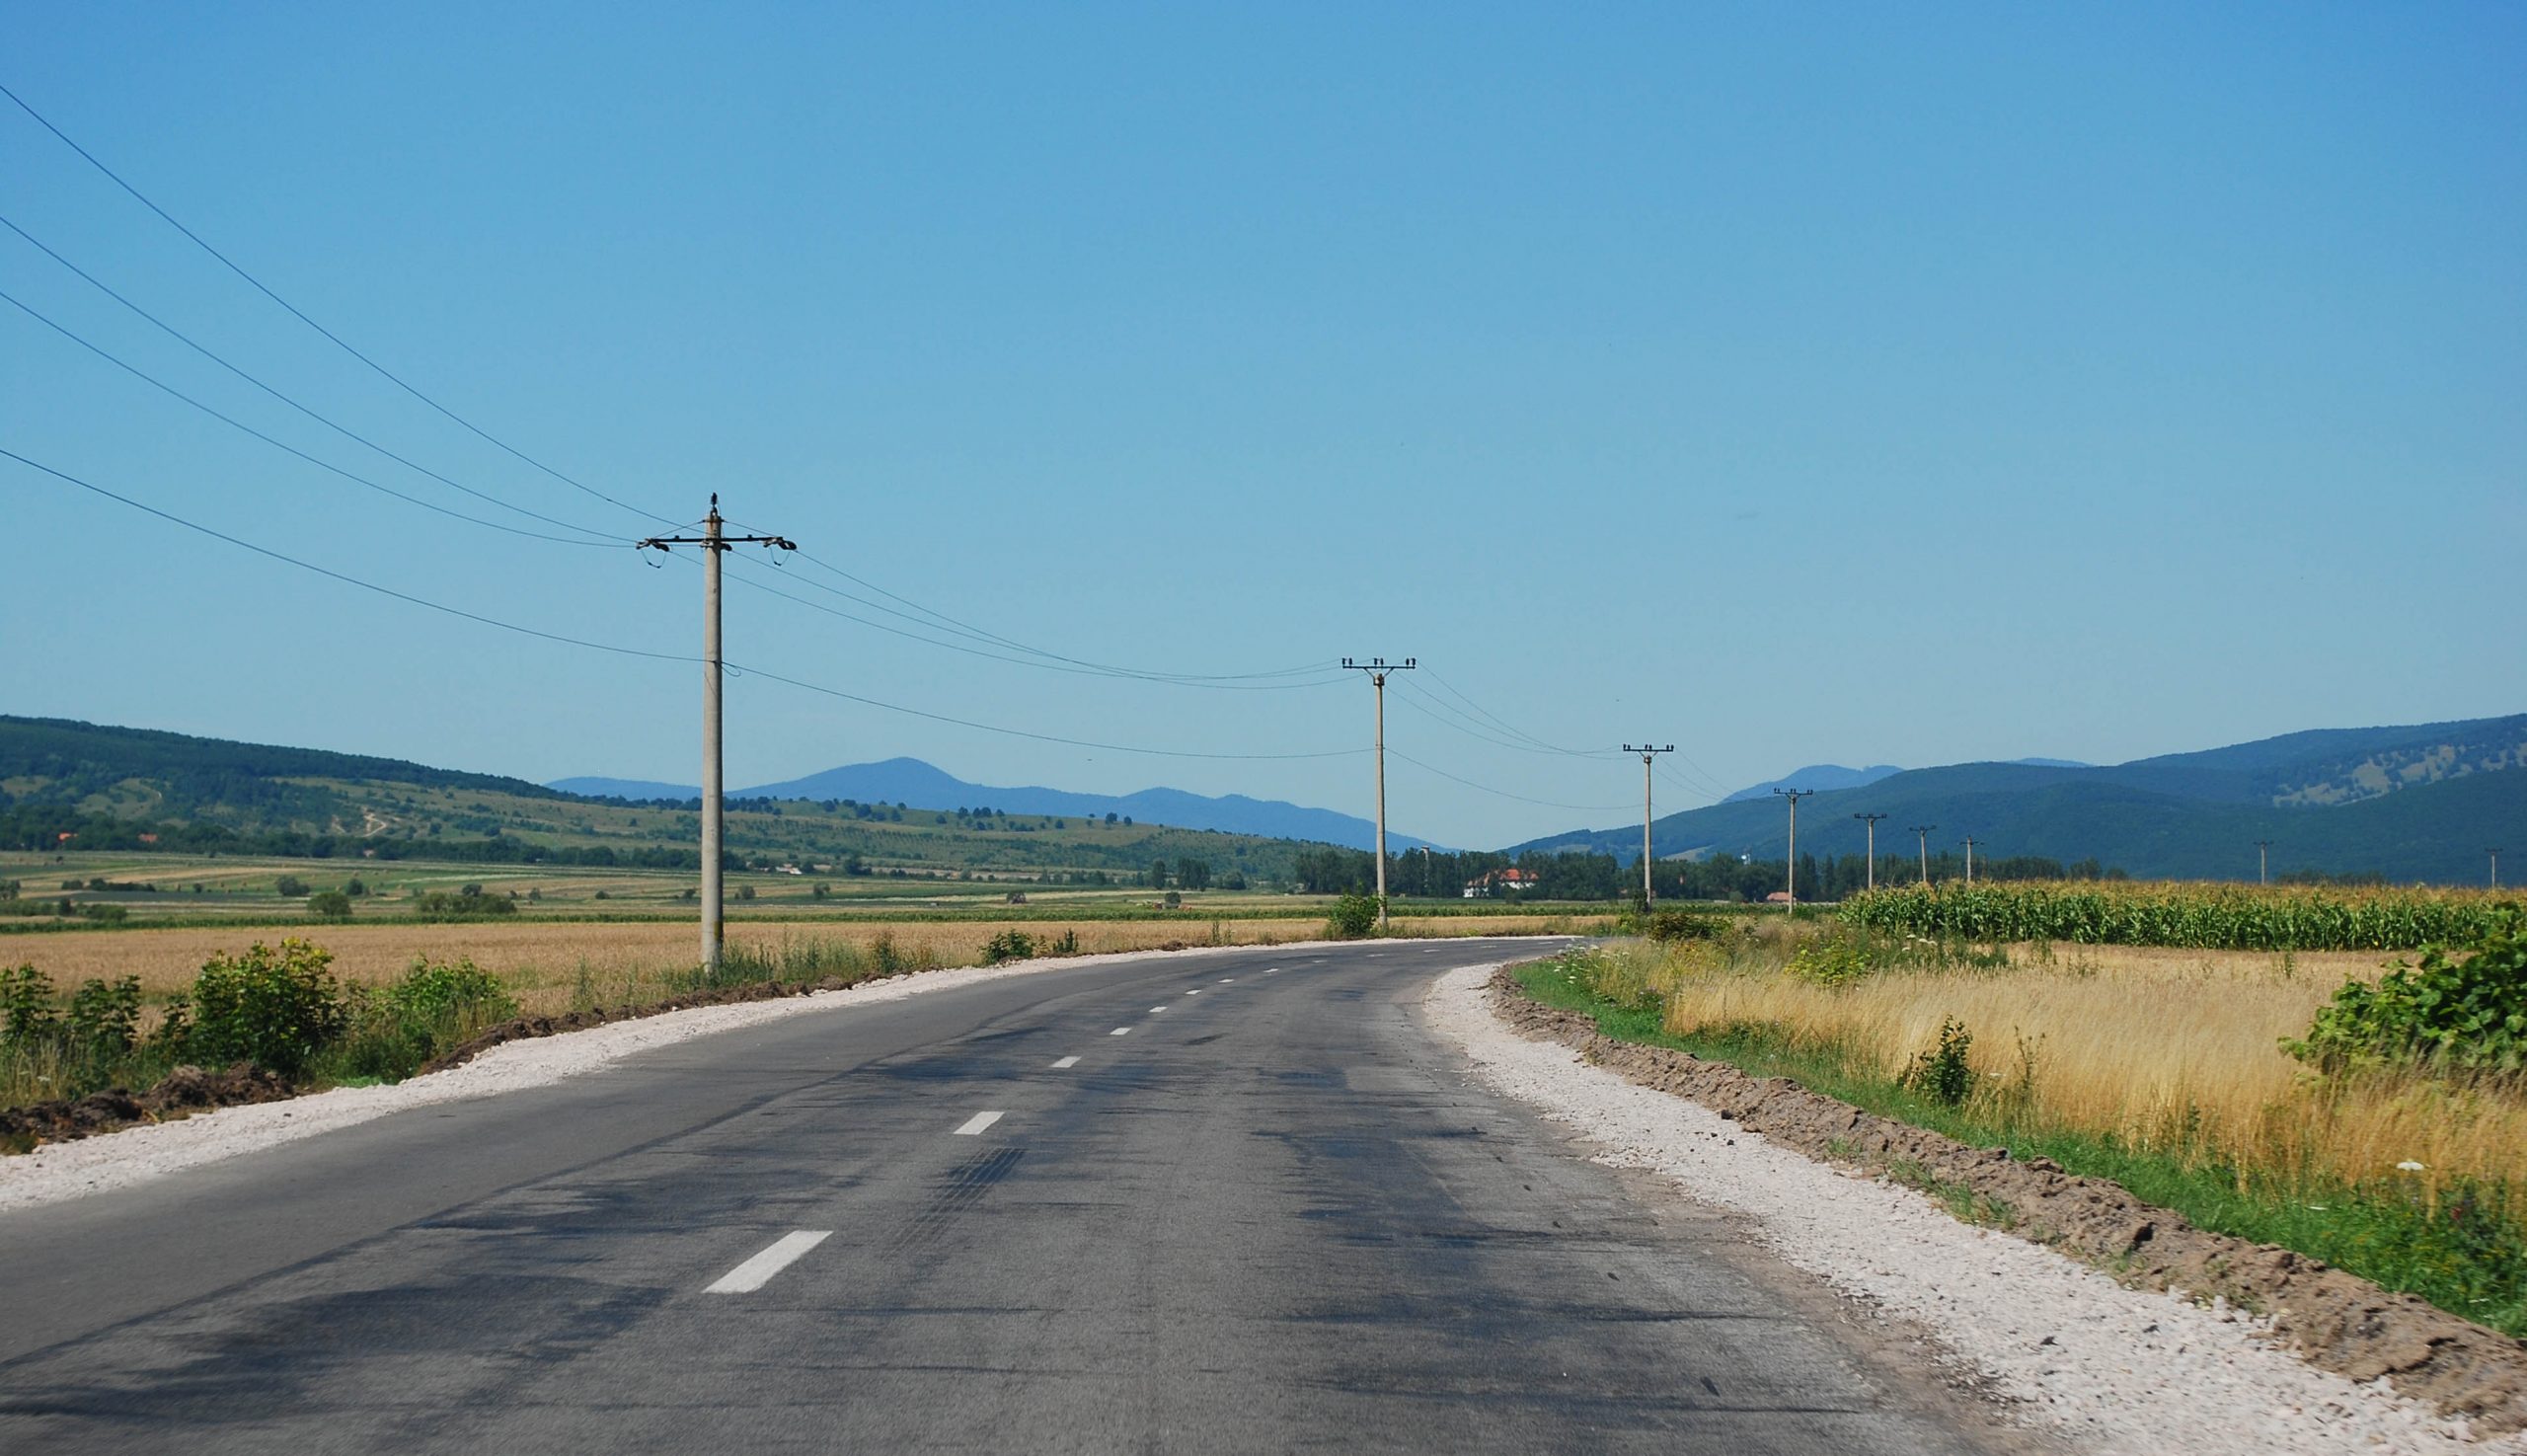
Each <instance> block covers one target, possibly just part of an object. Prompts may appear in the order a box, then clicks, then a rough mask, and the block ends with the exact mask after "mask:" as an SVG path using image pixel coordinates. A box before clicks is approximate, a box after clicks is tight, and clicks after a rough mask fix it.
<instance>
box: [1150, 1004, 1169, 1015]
mask: <svg viewBox="0 0 2527 1456" xmlns="http://www.w3.org/2000/svg"><path fill="white" fill-rule="evenodd" d="M1166 1010H1167V1008H1166V1007H1164V1006H1153V1007H1151V1008H1150V1009H1149V1014H1150V1015H1152V1016H1157V1015H1159V1014H1161V1013H1163V1012H1165V1011H1166Z"/></svg>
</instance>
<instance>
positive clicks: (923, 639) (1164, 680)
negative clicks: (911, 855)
mask: <svg viewBox="0 0 2527 1456" xmlns="http://www.w3.org/2000/svg"><path fill="white" fill-rule="evenodd" d="M730 524H734V522H730ZM735 579H736V581H737V582H738V583H739V584H740V585H744V586H749V587H752V588H753V589H755V590H757V591H761V592H767V593H769V594H771V595H773V596H777V597H780V598H781V599H782V600H784V601H788V602H793V603H796V604H797V605H799V606H802V607H804V608H806V609H807V610H808V611H811V612H821V613H823V614H824V615H826V616H828V617H837V618H840V619H841V620H843V621H845V622H851V623H856V624H858V625H859V626H862V627H866V628H869V629H871V630H872V631H876V632H883V633H886V634H889V635H890V636H894V637H900V638H904V639H906V640H908V641H911V642H918V643H923V644H926V645H928V646H931V647H936V648H945V649H947V650H948V651H952V652H964V653H966V654H968V655H970V656H976V657H983V658H987V659H989V660H991V661H994V662H1008V663H1012V664H1014V665H1016V666H1020V667H1034V668H1038V669H1041V670H1043V671H1047V672H1068V673H1073V674H1077V675H1079V676H1083V677H1104V678H1114V679H1121V680H1123V681H1130V682H1156V683H1159V684H1162V685H1164V686H1169V687H1197V688H1215V689H1221V690H1225V691H1240V692H1286V691H1289V690H1291V689H1295V688H1315V687H1324V686H1326V685H1328V684H1330V683H1334V682H1338V681H1340V678H1339V677H1334V676H1326V677H1321V678H1311V679H1308V680H1306V681H1302V682H1257V683H1247V682H1201V681H1186V680H1181V679H1177V678H1168V677H1146V676H1143V675H1142V674H1140V673H1135V672H1114V671H1108V670H1106V669H1104V668H1100V667H1090V666H1073V665H1071V664H1070V663H1069V662H1067V661H1063V660H1054V659H1046V658H1038V657H1020V656H1013V655H1011V654H1009V653H1006V652H995V651H988V650H986V649H983V648H978V647H970V646H967V645H966V644H964V643H960V642H953V641H948V640H945V639H942V638H936V637H928V636H925V635H923V634H921V633H918V632H912V631H908V630H906V629H904V628H901V627H892V626H888V625H887V624H886V623H883V622H877V621H872V620H871V619H869V618H867V617H863V616H860V615H858V614H856V613H853V612H846V611H843V610H841V609H840V608H837V607H829V606H826V605H824V604H823V603H822V602H815V601H809V600H808V599H807V598H805V597H804V596H797V595H794V594H792V593H790V592H787V591H784V590H782V589H781V588H780V587H778V586H774V585H772V584H770V583H769V582H767V581H762V580H758V579H756V578H754V577H751V576H747V575H744V574H742V573H739V574H736V575H735ZM802 584H804V585H807V586H816V585H818V583H816V582H813V581H808V582H804V583H802ZM824 589H827V590H830V589H831V588H824ZM847 599H856V598H847ZM894 615H896V616H899V617H900V616H903V615H904V614H902V613H900V612H898V613H895V614H894ZM906 620H912V619H910V618H906Z"/></svg>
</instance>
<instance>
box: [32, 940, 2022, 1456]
mask: <svg viewBox="0 0 2527 1456" xmlns="http://www.w3.org/2000/svg"><path fill="white" fill-rule="evenodd" d="M1503 954H1504V952H1503V948H1502V946H1501V945H1500V943H1498V942H1490V943H1485V942H1468V943H1457V944H1450V945H1446V946H1444V947H1439V948H1428V947H1426V946H1425V945H1419V944H1413V943H1404V944H1384V945H1380V944H1371V945H1368V946H1363V947H1357V948H1344V949H1341V950H1332V951H1329V950H1305V951H1268V950H1267V951H1256V952H1239V953H1222V954H1207V955H1199V956H1174V957H1168V956H1153V957H1145V958H1136V959H1134V960H1131V961H1128V962H1123V963H1119V964H1110V965H1105V966H1092V967H1077V968H1071V969H1063V970H1054V971H1048V972H1045V973H1042V974H1036V975H1029V976H1022V977H1014V978H1010V979H1005V980H999V981H993V982H986V983H983V984H979V985H975V986H971V987H966V988H962V989H957V990H946V991H940V992H937V993H934V994H929V995H922V996H915V997H911V998H908V999H905V1000H901V1001H896V1002H891V1003H882V1004H878V1005H872V1006H868V1007H863V1008H857V1009H850V1010H840V1011H835V1012H830V1013H814V1014H808V1015H803V1016H799V1017H794V1018H790V1019H788V1020H784V1021H779V1022H775V1023H771V1024H767V1025H765V1026H761V1027H758V1028H754V1029H751V1030H746V1031H740V1032H731V1033H727V1034H723V1035H716V1036H709V1037H703V1038H699V1039H696V1040H692V1041H687V1042H683V1043H680V1044H678V1045H675V1046H672V1047H668V1048H664V1049H661V1050H657V1051H653V1052H650V1053H646V1054H644V1055H642V1056H639V1057H637V1058H634V1059H632V1060H630V1061H627V1062H625V1063H623V1064H621V1065H619V1066H617V1067H616V1068H614V1069H612V1070H610V1071H607V1072H604V1073H601V1074H597V1075H592V1076H587V1077H582V1078H578V1079H574V1080H573V1081H571V1082H566V1083H563V1084H559V1085H556V1086H553V1087H550V1088H546V1089H541V1090H536V1091H529V1092H520V1093H514V1094H511V1095H508V1096H505V1097H499V1098H492V1099H485V1100H481V1101H476V1102H470V1103H459V1104H452V1105H443V1106H438V1107H432V1108H425V1109H419V1110H415V1111H408V1112H403V1113H398V1114H395V1115H392V1116H388V1117H385V1118H381V1119H379V1120H376V1121H373V1122H368V1123H364V1124H361V1125H359V1126H356V1127H352V1128H346V1129H343V1130H340V1131H337V1132H333V1133H329V1134H326V1135H324V1136H320V1137H316V1138H311V1139H307V1140H305V1141H302V1142H298V1143H293V1144H289V1145H286V1146H283V1147H279V1148H275V1149H271V1150H269V1151H267V1152H264V1153H261V1154H257V1155H252V1156H248V1157H243V1158H239V1159H235V1160H232V1161H230V1162H227V1163H223V1164H218V1165H213V1166H210V1167H206V1168H201V1169H196V1170H193V1171H191V1172H189V1173H184V1174H179V1175H175V1176H172V1177H169V1178H166V1179H161V1180H158V1181H156V1182H154V1183H151V1184H147V1185H143V1186H140V1187H137V1188H128V1189H124V1190H120V1191H116V1192H112V1193H105V1194H97V1195H92V1196H89V1197H87V1198H84V1199H78V1200H73V1201H71V1202H67V1203H59V1204H54V1205H51V1206H48V1207H43V1208H37V1209H31V1210H26V1211H22V1212H17V1213H11V1214H5V1215H0V1451H9V1452H18V1451H29V1452H33V1451H47V1452H51V1451H59V1452H86V1451H125V1450H129V1451H150V1452H161V1451H186V1452H218V1451H252V1452H268V1451H281V1450H287V1451H369V1450H393V1451H397V1452H420V1451H440V1450H446V1451H468V1452H474V1451H551V1452H567V1451H589V1452H621V1451H649V1450H661V1451H669V1450H671V1451H724V1450H725V1451H788V1450H813V1451H827V1450H841V1449H853V1450H876V1451H892V1450H1026V1451H1113V1450H1146V1451H1176V1450H1218V1451H1231V1450H1256V1451H1281V1450H1293V1449H1305V1448H1325V1449H1339V1450H1344V1451H1350V1450H1429V1451H1462V1450H1556V1449H1562V1450H1634V1449H1643V1450H1646V1449H1658V1450H1687V1451H1715V1452H1720V1451H1725V1452H1735V1453H1756V1452H1774V1451H1782V1452H1811V1453H1812V1452H1832V1453H1835V1456H1864V1453H1876V1452H1915V1451H1959V1450H1988V1449H2002V1448H2007V1447H2009V1446H2012V1445H2015V1444H2017V1443H2016V1442H2015V1441H2014V1440H2012V1439H2011V1438H2009V1437H2008V1436H2006V1435H2005V1434H2003V1433H2000V1432H1999V1431H1998V1429H1997V1427H1996V1426H1995V1425H1994V1424H1993V1422H1992V1421H1991V1420H1990V1418H1988V1415H1987V1413H1985V1412H1983V1411H1982V1410H1981V1409H1980V1408H1978V1407H1976V1406H1975V1405H1974V1404H1973V1403H1971V1402H1970V1401H1968V1400H1966V1399H1965V1398H1963V1397H1960V1396H1957V1395H1955V1394H1954V1393H1953V1392H1951V1391H1949V1390H1948V1389H1947V1388H1946V1387H1944V1386H1943V1385H1942V1384H1941V1382H1940V1381H1939V1379H1938V1378H1937V1377H1936V1376H1935V1375H1934V1374H1933V1373H1931V1372H1930V1370H1929V1369H1928V1368H1927V1366H1926V1364H1925V1363H1923V1362H1922V1360H1921V1357H1920V1356H1919V1355H1918V1354H1917V1353H1914V1352H1913V1351H1912V1347H1911V1346H1909V1345H1908V1344H1907V1343H1906V1342H1905V1341H1902V1340H1900V1339H1898V1338H1895V1337H1892V1336H1890V1335H1888V1334H1886V1333H1885V1332H1882V1331H1877V1330H1874V1329H1873V1328H1872V1322H1871V1321H1869V1320H1868V1319H1866V1318H1856V1317H1854V1315H1853V1314H1852V1312H1850V1311H1847V1310H1844V1309H1842V1308H1841V1307H1839V1306H1838V1305H1836V1303H1835V1302H1834V1301H1833V1300H1832V1299H1831V1298H1830V1297H1828V1296H1826V1295H1824V1294H1822V1293H1821V1292H1819V1291H1818V1290H1817V1289H1815V1288H1814V1287H1813V1286H1811V1285H1809V1284H1807V1283H1805V1282H1804V1281H1803V1280H1802V1278H1801V1276H1800V1275H1797V1274H1794V1273H1792V1272H1790V1271H1788V1270H1787V1269H1785V1268H1783V1267H1781V1266H1780V1265H1778V1264H1774V1263H1772V1262H1771V1261H1769V1260H1768V1259H1766V1258H1765V1257H1764V1256H1762V1255H1761V1254H1759V1253H1757V1252H1756V1251H1754V1250H1752V1249H1751V1248H1750V1247H1749V1246H1748V1245H1747V1244H1745V1243H1744V1241H1743V1240H1741V1239H1739V1238H1738V1237H1737V1236H1736V1235H1735V1234H1734V1233H1733V1232H1732V1231H1731V1230H1730V1229H1729V1227H1728V1226H1727V1225H1726V1224H1725V1223H1724V1222H1723V1221H1722V1220H1720V1219H1719V1218H1717V1217H1715V1216H1713V1215H1711V1214H1709V1213H1707V1212H1703V1211H1699V1210H1697V1209H1696V1208H1694V1207H1693V1206H1692V1205H1689V1204H1686V1203H1684V1202H1683V1201H1682V1200H1680V1199H1678V1198H1675V1197H1674V1196H1672V1195H1669V1194H1666V1193H1663V1192H1661V1191H1659V1190H1657V1189H1654V1188H1649V1187H1647V1186H1646V1184H1645V1183H1643V1182H1642V1181H1641V1180H1640V1176H1639V1175H1631V1174H1618V1173H1616V1172H1613V1171H1610V1170H1608V1169H1605V1168H1602V1167H1599V1166H1597V1165H1595V1164H1592V1163H1589V1162H1586V1161H1585V1160H1584V1159H1583V1158H1582V1157H1580V1156H1579V1155H1578V1153H1577V1152H1576V1151H1575V1150H1574V1149H1573V1148H1572V1146H1571V1145H1570V1144H1569V1142H1568V1141H1567V1140H1566V1138H1565V1137H1564V1136H1563V1135H1562V1134H1561V1133H1559V1132H1557V1131H1556V1130H1555V1129H1554V1128H1552V1127H1551V1126H1550V1125H1549V1124H1546V1123H1543V1122H1541V1121H1539V1120H1537V1119H1536V1118H1534V1117H1532V1116H1530V1115H1529V1114H1527V1113H1526V1112H1525V1111H1522V1110H1521V1109H1519V1108H1517V1107H1515V1106H1512V1105H1508V1104H1505V1103H1503V1102H1501V1101H1499V1100H1497V1099H1495V1098H1493V1096H1491V1095H1490V1094H1489V1093H1487V1092H1485V1091H1484V1090H1482V1089H1480V1088H1478V1087H1475V1086H1473V1085H1471V1084H1470V1083H1469V1082H1468V1081H1467V1079H1466V1077H1465V1076H1464V1075H1463V1073H1462V1071H1461V1068H1460V1064H1459V1062H1458V1061H1457V1059H1456V1058H1455V1056H1454V1055H1453V1053H1451V1052H1450V1051H1449V1050H1448V1049H1447V1048H1446V1047H1444V1046H1442V1045H1441V1044H1440V1043H1439V1042H1438V1041H1436V1040H1435V1039H1434V1038H1433V1037H1432V1035H1430V1033H1429V1032H1428V1031H1427V1030H1426V1029H1425V1028H1424V1027H1423V1026H1422V1024H1421V1022H1420V1019H1419V1013H1418V1009H1417V1003H1418V1001H1419V999H1420V996H1421V994H1422V992H1423V990H1424V989H1425V988H1426V986H1427V985H1428V983H1429V981H1430V979H1431V977H1432V976H1433V975H1434V974H1435V973H1436V972H1437V971H1438V970H1440V969H1441V968H1443V967H1445V966H1448V965H1452V964H1464V963H1472V962H1475V961H1479V960H1490V959H1496V958H1500V957H1501V956H1502V955H1503ZM1160 1008H1164V1010H1161V1009H1160ZM817 1236H821V1237H817Z"/></svg>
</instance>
